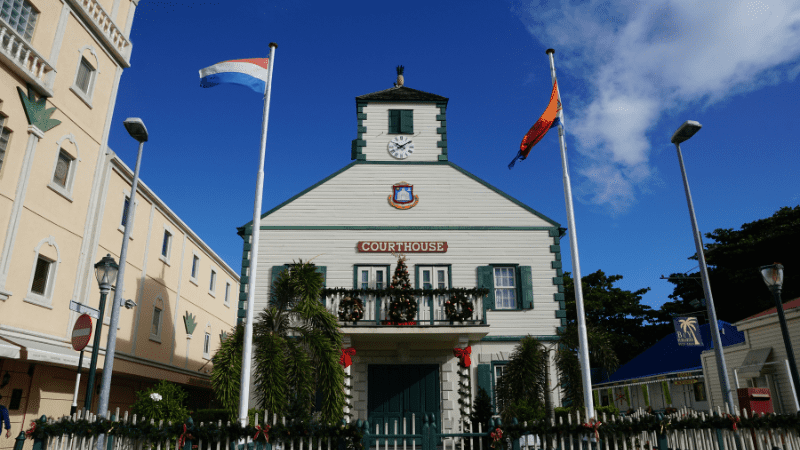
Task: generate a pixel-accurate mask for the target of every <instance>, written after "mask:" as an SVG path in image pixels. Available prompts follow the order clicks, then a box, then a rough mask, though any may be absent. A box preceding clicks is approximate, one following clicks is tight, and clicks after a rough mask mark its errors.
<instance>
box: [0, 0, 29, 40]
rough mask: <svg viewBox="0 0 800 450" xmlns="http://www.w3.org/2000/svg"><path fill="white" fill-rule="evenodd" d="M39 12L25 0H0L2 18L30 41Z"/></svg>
mask: <svg viewBox="0 0 800 450" xmlns="http://www.w3.org/2000/svg"><path fill="white" fill-rule="evenodd" d="M37 17H39V12H38V11H36V10H35V9H33V5H31V4H30V2H28V1H25V0H0V19H3V20H4V21H5V22H6V23H7V24H8V25H9V26H11V28H13V29H14V30H15V31H16V32H17V33H19V34H20V35H21V36H22V37H23V39H25V40H26V41H28V42H30V41H31V37H32V36H33V29H34V27H35V26H36V18H37Z"/></svg>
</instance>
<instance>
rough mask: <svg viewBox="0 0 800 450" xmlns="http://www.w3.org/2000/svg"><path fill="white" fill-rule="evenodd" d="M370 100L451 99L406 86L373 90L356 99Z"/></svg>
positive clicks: (430, 100) (437, 100)
mask: <svg viewBox="0 0 800 450" xmlns="http://www.w3.org/2000/svg"><path fill="white" fill-rule="evenodd" d="M369 100H381V101H383V100H388V101H405V102H441V103H447V101H448V100H449V99H448V98H446V97H442V96H441V95H436V94H431V93H429V92H423V91H418V90H416V89H411V88H409V87H405V86H399V87H393V88H389V89H386V90H383V91H378V92H373V93H371V94H364V95H360V96H358V97H356V101H357V102H358V101H369Z"/></svg>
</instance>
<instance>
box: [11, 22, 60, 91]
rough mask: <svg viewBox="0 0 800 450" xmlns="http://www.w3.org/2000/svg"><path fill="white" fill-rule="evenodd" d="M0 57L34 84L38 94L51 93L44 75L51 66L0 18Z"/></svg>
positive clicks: (51, 68)
mask: <svg viewBox="0 0 800 450" xmlns="http://www.w3.org/2000/svg"><path fill="white" fill-rule="evenodd" d="M0 58H2V59H3V60H5V62H6V63H7V64H8V66H9V68H10V69H11V70H13V71H14V72H16V73H17V75H19V76H20V77H22V78H23V79H25V81H26V82H28V83H30V84H31V85H32V86H34V87H35V88H36V90H37V91H38V92H39V95H44V96H47V97H51V96H52V95H53V92H52V91H51V90H50V88H49V87H48V86H47V84H46V82H45V77H46V76H47V74H48V73H49V72H50V71H52V70H53V67H52V66H50V64H48V63H47V61H46V60H45V59H44V57H43V56H42V55H40V54H39V52H37V51H36V50H35V49H34V48H33V46H31V44H30V43H29V42H27V41H26V40H25V39H23V38H22V36H20V35H19V34H18V33H17V32H16V31H15V30H14V29H13V28H11V27H10V26H8V24H7V23H6V22H5V21H3V20H0Z"/></svg>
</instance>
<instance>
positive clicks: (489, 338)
mask: <svg viewBox="0 0 800 450" xmlns="http://www.w3.org/2000/svg"><path fill="white" fill-rule="evenodd" d="M526 337H528V336H484V337H482V338H481V342H483V341H486V342H519V341H521V340H522V338H526ZM531 337H532V338H534V339H537V340H539V341H557V340H559V339H560V337H558V336H557V335H553V334H550V335H542V336H531Z"/></svg>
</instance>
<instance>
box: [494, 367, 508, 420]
mask: <svg viewBox="0 0 800 450" xmlns="http://www.w3.org/2000/svg"><path fill="white" fill-rule="evenodd" d="M505 372H506V365H505V364H496V365H495V366H494V392H493V393H492V400H494V405H495V411H497V412H498V413H499V412H500V411H502V409H503V405H502V404H500V402H499V400H498V398H497V388H498V387H499V386H500V379H501V378H503V374H504V373H505Z"/></svg>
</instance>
